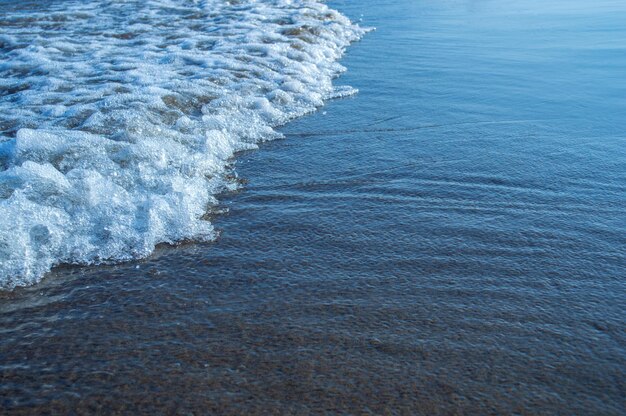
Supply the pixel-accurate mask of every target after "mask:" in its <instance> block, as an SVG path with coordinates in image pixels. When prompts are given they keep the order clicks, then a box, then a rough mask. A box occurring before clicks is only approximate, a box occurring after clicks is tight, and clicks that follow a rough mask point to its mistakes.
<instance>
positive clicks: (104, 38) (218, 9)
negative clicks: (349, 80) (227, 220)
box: [0, 0, 363, 288]
mask: <svg viewBox="0 0 626 416" xmlns="http://www.w3.org/2000/svg"><path fill="white" fill-rule="evenodd" d="M28 4H30V3H28ZM0 7H2V8H4V7H11V6H0ZM12 7H14V10H10V11H7V12H6V13H0V53H1V56H2V57H3V58H2V60H0V287H3V288H13V287H15V286H20V285H28V284H33V283H35V282H37V281H38V280H39V279H40V278H41V277H42V276H43V275H44V274H45V273H46V272H47V271H49V270H50V269H51V268H52V267H54V266H55V265H58V264H63V263H72V264H95V263H101V262H111V261H123V260H128V259H134V258H140V257H143V256H146V255H148V254H150V253H151V252H152V251H153V250H154V247H155V245H156V244H158V243H163V242H166V243H176V242H179V241H181V240H190V239H191V240H197V241H206V240H211V239H213V238H215V232H214V229H213V227H212V225H211V224H210V222H209V221H207V220H206V219H204V218H203V217H204V216H205V214H206V212H207V210H208V209H210V207H211V206H213V205H214V204H216V203H217V201H216V199H215V195H216V194H217V193H218V192H221V191H223V190H224V189H226V188H232V187H235V186H236V184H235V182H234V181H233V180H232V178H231V177H232V174H228V172H229V159H231V158H232V156H233V154H234V153H236V152H237V151H241V150H245V149H252V148H255V147H256V145H257V143H259V142H260V141H264V140H270V139H273V138H276V137H278V136H279V134H278V133H277V132H276V131H275V130H274V128H275V127H276V126H278V125H281V124H284V123H285V122H287V121H289V120H291V119H293V118H295V117H299V116H302V115H304V114H306V113H308V112H311V111H313V110H314V109H315V108H316V107H318V106H321V105H322V104H323V101H324V100H326V99H329V98H333V97H338V96H342V95H347V94H351V93H353V92H354V90H352V89H350V88H345V87H344V88H335V87H333V85H332V79H333V78H334V77H336V76H337V75H338V74H340V73H341V72H342V71H343V70H344V68H343V67H342V66H341V65H339V64H338V63H337V60H338V59H339V58H340V57H341V55H342V53H343V50H344V48H345V47H346V46H347V45H348V44H349V43H350V42H352V41H354V40H357V39H358V38H359V37H360V36H361V35H362V34H363V29H361V28H359V27H358V26H356V25H354V24H352V23H351V22H350V21H349V20H348V19H347V18H345V17H344V16H342V15H341V14H339V13H338V12H336V11H334V10H331V9H329V8H328V7H327V6H325V5H323V4H321V3H319V2H318V1H314V0H182V1H173V0H141V1H131V0H125V1H116V0H99V1H95V0H94V1H63V2H51V4H48V5H47V6H45V10H44V9H43V6H41V7H38V6H35V7H33V6H32V5H31V6H27V5H24V6H23V7H21V8H20V6H12ZM29 7H30V8H29ZM229 178H231V179H229Z"/></svg>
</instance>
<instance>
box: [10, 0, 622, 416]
mask: <svg viewBox="0 0 626 416" xmlns="http://www.w3.org/2000/svg"><path fill="white" fill-rule="evenodd" d="M332 5H333V7H335V8H337V9H339V10H341V11H342V12H344V13H346V14H347V15H348V16H350V17H351V18H353V19H355V20H356V19H359V18H360V17H361V16H362V18H363V22H362V23H361V24H362V25H364V26H375V27H377V29H378V30H377V31H376V32H373V33H370V34H368V35H367V36H366V37H365V38H364V39H363V41H362V42H361V43H359V44H357V45H355V46H353V47H352V48H351V49H350V50H349V53H348V56H347V57H346V58H345V59H344V60H343V61H342V63H343V64H344V65H345V66H347V67H348V68H349V71H348V73H347V74H346V75H345V76H344V77H343V78H342V79H341V80H340V83H345V84H349V85H352V86H355V87H357V88H359V89H360V93H359V94H358V95H357V96H355V97H353V98H348V99H344V100H339V101H334V102H332V103H330V104H329V105H327V106H326V107H324V108H323V109H321V110H320V112H318V113H316V114H314V115H313V116H310V117H308V118H304V119H301V120H299V121H296V122H294V123H292V124H289V125H288V126H286V127H285V128H284V129H283V132H284V133H285V134H286V136H287V139H286V140H281V141H276V142H272V143H270V144H267V145H265V146H263V147H262V149H261V150H260V151H256V152H250V153H244V154H241V155H240V156H239V158H238V159H237V163H236V170H237V172H238V174H239V176H240V177H241V178H246V179H247V180H248V183H247V184H246V185H245V186H244V188H243V189H242V190H241V191H239V192H238V193H234V194H228V195H224V196H223V197H222V198H221V200H222V202H223V207H222V208H223V210H222V211H225V210H228V212H227V213H225V214H224V213H222V214H218V213H216V215H215V224H216V226H217V228H218V229H219V230H220V231H221V237H220V239H219V240H218V241H217V242H216V243H211V244H189V245H183V246H179V247H163V248H161V249H159V250H157V252H156V253H155V254H154V255H153V256H152V257H150V258H149V259H147V260H146V261H143V262H138V263H130V264H125V265H120V266H106V267H96V268H63V269H57V270H55V271H53V272H52V273H50V274H49V276H48V277H47V279H45V280H44V281H43V282H42V283H40V284H38V285H36V286H33V287H30V288H27V289H19V290H16V291H14V292H10V293H4V294H2V295H0V296H1V297H0V312H1V315H0V331H1V332H2V335H1V337H0V365H1V367H0V368H1V370H2V371H1V373H0V374H1V377H2V379H1V381H0V397H1V398H2V401H1V402H0V405H1V406H2V407H3V410H4V413H16V414H19V413H24V414H26V413H32V412H37V411H44V410H48V411H50V412H53V413H54V412H65V411H68V410H70V409H74V410H76V411H77V412H78V413H96V412H107V413H108V412H113V411H118V412H138V411H140V412H145V413H152V412H155V411H156V412H167V413H180V414H189V413H194V414H206V413H220V414H268V413H270V414H271V413H295V414H309V413H314V414H317V413H366V414H367V413H375V414H381V413H385V412H387V413H390V414H427V415H432V414H533V415H534V414H580V415H588V414H602V415H608V414H613V415H620V414H626V399H625V397H626V330H625V328H626V312H625V311H626V284H625V272H624V270H625V269H626V214H625V209H626V147H625V144H626V140H625V134H626V117H625V115H626V77H624V75H625V74H626V4H624V3H623V2H618V1H609V0H600V1H596V2H593V3H592V2H583V1H565V0H563V1H532V0H523V1H515V2H513V1H510V2H509V1H418V0H396V1H382V2H381V1H378V2H374V1H370V0H367V1H360V2H353V1H347V0H345V1H335V2H333V4H332ZM216 211H219V210H216Z"/></svg>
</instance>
